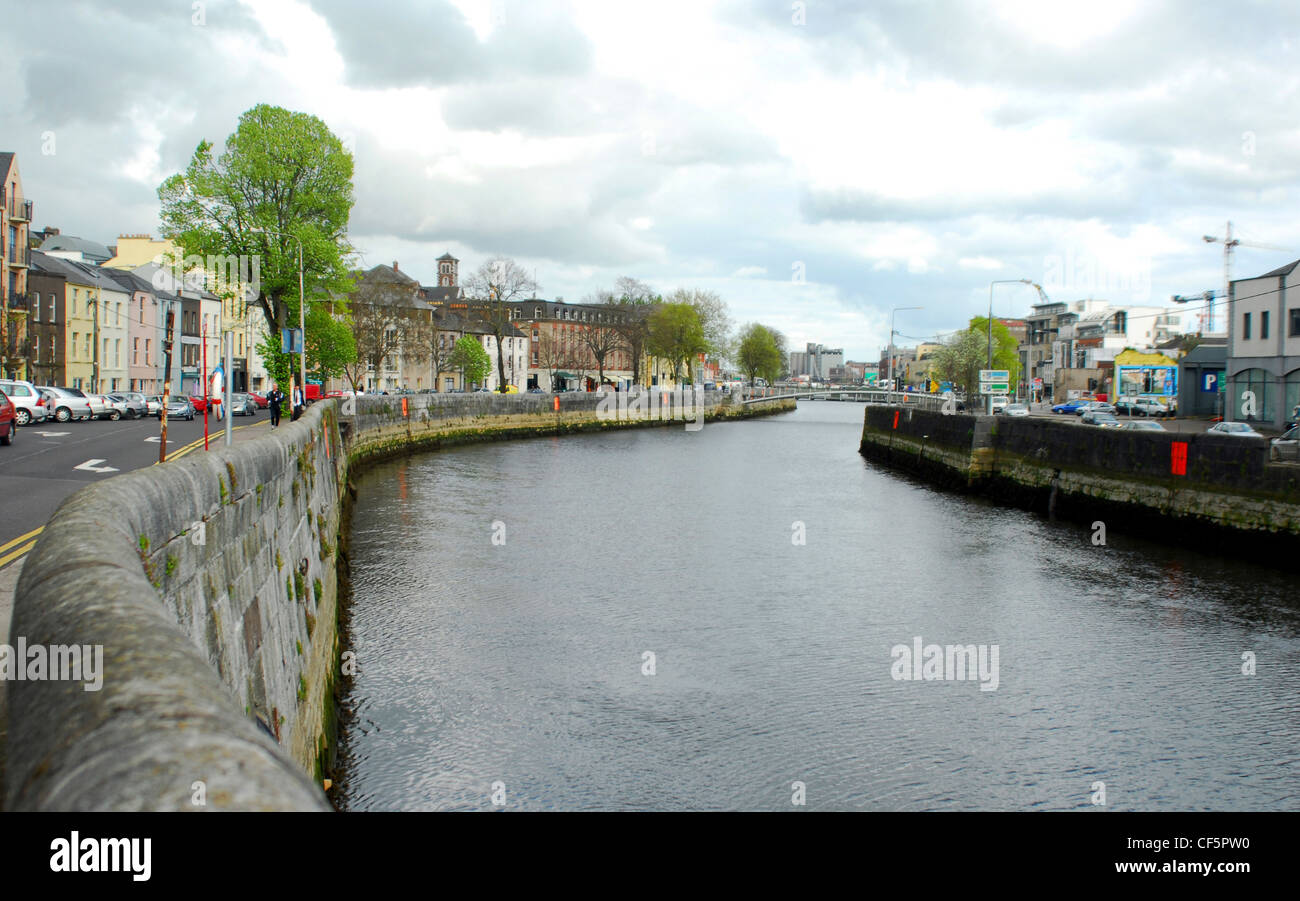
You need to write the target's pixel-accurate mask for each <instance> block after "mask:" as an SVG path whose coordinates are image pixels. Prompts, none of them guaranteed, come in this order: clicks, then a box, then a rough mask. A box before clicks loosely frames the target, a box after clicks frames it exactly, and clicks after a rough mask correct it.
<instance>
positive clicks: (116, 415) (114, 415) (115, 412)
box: [108, 410, 122, 422]
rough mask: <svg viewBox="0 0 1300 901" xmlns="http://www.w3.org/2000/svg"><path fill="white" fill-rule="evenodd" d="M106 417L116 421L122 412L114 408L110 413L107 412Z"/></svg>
mask: <svg viewBox="0 0 1300 901" xmlns="http://www.w3.org/2000/svg"><path fill="white" fill-rule="evenodd" d="M108 418H109V419H111V420H113V421H114V422H117V421H118V420H119V419H121V418H122V414H121V413H119V412H118V411H117V410H114V411H113V412H112V413H109V414H108Z"/></svg>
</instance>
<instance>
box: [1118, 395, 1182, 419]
mask: <svg viewBox="0 0 1300 901" xmlns="http://www.w3.org/2000/svg"><path fill="white" fill-rule="evenodd" d="M1115 412H1117V413H1124V414H1126V415H1128V416H1168V415H1169V411H1168V410H1167V409H1165V405H1164V404H1162V403H1157V402H1156V401H1154V400H1151V399H1149V398H1145V397H1125V398H1120V399H1119V400H1118V401H1116V402H1115Z"/></svg>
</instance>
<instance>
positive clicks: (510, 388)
mask: <svg viewBox="0 0 1300 901" xmlns="http://www.w3.org/2000/svg"><path fill="white" fill-rule="evenodd" d="M502 393H503V394H518V393H519V386H518V385H506V390H505V391H503V392H502Z"/></svg>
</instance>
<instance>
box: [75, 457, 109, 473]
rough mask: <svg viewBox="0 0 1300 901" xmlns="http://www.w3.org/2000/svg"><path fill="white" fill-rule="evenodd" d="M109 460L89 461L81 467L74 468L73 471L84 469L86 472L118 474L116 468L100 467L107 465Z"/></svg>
mask: <svg viewBox="0 0 1300 901" xmlns="http://www.w3.org/2000/svg"><path fill="white" fill-rule="evenodd" d="M107 462H108V461H107V460H87V461H86V462H85V463H82V464H81V465H80V466H74V467H72V468H73V469H83V470H85V471H86V472H117V467H116V466H98V465H96V464H99V463H107Z"/></svg>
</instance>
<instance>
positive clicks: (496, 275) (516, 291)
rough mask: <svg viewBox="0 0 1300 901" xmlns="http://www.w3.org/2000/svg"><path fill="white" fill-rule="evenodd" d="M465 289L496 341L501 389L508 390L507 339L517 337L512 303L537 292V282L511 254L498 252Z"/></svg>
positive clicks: (467, 282) (469, 279)
mask: <svg viewBox="0 0 1300 901" xmlns="http://www.w3.org/2000/svg"><path fill="white" fill-rule="evenodd" d="M464 288H465V293H466V294H467V295H468V296H469V297H470V298H472V299H473V303H472V312H473V314H474V316H475V317H476V318H477V319H478V320H479V321H481V322H482V323H483V324H484V325H485V326H486V327H487V329H488V332H489V333H490V334H491V335H492V337H494V338H496V342H497V376H498V382H499V386H498V389H497V390H499V391H502V392H504V391H505V390H506V356H505V355H506V339H507V338H513V337H516V335H515V332H516V331H517V329H516V328H515V325H514V323H513V322H512V321H511V320H512V319H513V310H514V307H513V304H514V303H515V302H516V301H519V300H522V299H523V298H525V297H528V296H531V295H535V294H536V292H537V288H538V286H537V282H536V281H534V280H533V277H532V276H531V275H529V274H528V271H527V270H526V269H524V267H522V266H520V265H519V264H518V263H516V262H515V261H514V260H512V259H510V258H509V257H503V256H497V257H493V258H492V259H490V260H487V261H486V262H485V263H483V265H482V266H479V267H478V269H476V270H475V271H474V273H473V274H472V275H470V276H469V278H467V279H465V285H464Z"/></svg>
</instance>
